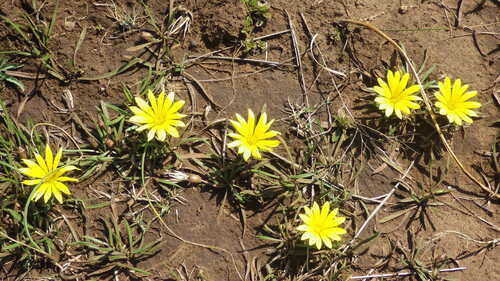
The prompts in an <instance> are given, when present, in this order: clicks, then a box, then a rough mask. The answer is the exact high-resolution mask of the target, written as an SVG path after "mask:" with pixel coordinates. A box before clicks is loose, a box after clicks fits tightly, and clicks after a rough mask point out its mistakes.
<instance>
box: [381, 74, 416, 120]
mask: <svg viewBox="0 0 500 281" xmlns="http://www.w3.org/2000/svg"><path fill="white" fill-rule="evenodd" d="M409 79H410V75H409V74H408V73H405V74H403V76H401V73H399V71H396V72H395V73H392V71H390V70H388V71H387V82H385V81H384V80H382V79H380V78H378V79H377V81H378V86H374V87H373V91H375V92H376V93H377V94H378V97H376V98H375V102H376V103H377V104H378V108H379V109H380V110H384V111H385V116H387V117H389V116H391V115H392V113H393V112H394V113H396V116H397V117H398V118H399V119H402V118H403V113H404V114H410V109H419V108H420V105H418V104H417V103H415V102H414V101H418V100H421V98H420V97H418V96H416V95H414V93H416V92H418V91H419V90H420V86H419V85H412V86H410V87H406V86H407V84H408V80H409Z"/></svg>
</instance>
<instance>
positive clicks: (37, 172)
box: [19, 144, 78, 203]
mask: <svg viewBox="0 0 500 281" xmlns="http://www.w3.org/2000/svg"><path fill="white" fill-rule="evenodd" d="M61 156H62V149H59V150H58V151H57V153H56V156H55V157H53V155H52V150H50V147H49V145H48V144H47V145H46V146H45V159H44V158H43V157H42V156H41V155H40V154H38V153H35V159H36V162H35V161H33V160H28V159H22V161H23V162H24V164H25V165H26V166H27V168H21V169H19V172H21V173H22V174H24V175H26V176H28V177H30V178H34V179H31V180H24V181H23V182H22V183H23V184H26V185H37V184H39V186H38V187H37V188H36V190H35V191H34V192H35V193H34V196H33V201H37V200H38V199H40V198H41V197H42V196H43V200H44V201H45V203H47V201H49V199H50V198H51V197H52V196H54V197H55V198H56V199H57V201H59V203H62V202H63V198H62V195H61V193H64V194H66V195H69V194H71V192H70V191H69V189H68V187H67V186H66V185H65V184H64V183H63V182H65V181H73V182H75V181H78V180H77V179H75V178H69V177H63V174H64V173H66V172H69V171H72V170H76V169H78V168H77V167H75V166H71V165H68V166H62V167H60V168H58V167H57V166H58V165H59V161H60V160H61Z"/></svg>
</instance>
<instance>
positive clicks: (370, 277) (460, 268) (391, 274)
mask: <svg viewBox="0 0 500 281" xmlns="http://www.w3.org/2000/svg"><path fill="white" fill-rule="evenodd" d="M466 269H467V267H454V268H446V269H441V270H439V272H455V271H462V270H466ZM428 272H429V273H431V272H432V271H428ZM413 274H415V272H400V273H384V274H373V275H364V276H352V277H351V279H354V280H358V279H372V278H388V277H401V276H410V275H413Z"/></svg>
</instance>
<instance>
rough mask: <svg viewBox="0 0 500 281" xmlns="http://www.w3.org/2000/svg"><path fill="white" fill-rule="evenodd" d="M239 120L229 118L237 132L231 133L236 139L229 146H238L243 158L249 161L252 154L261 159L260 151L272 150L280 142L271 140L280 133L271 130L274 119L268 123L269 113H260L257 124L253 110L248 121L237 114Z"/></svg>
mask: <svg viewBox="0 0 500 281" xmlns="http://www.w3.org/2000/svg"><path fill="white" fill-rule="evenodd" d="M236 119H238V121H234V120H229V122H231V125H233V127H234V129H235V130H236V133H231V134H229V136H230V137H232V138H233V139H235V141H233V142H231V143H229V144H228V145H227V146H228V147H229V148H233V147H238V154H243V159H245V161H248V159H249V158H250V156H253V157H254V158H255V159H261V158H262V155H261V154H260V151H271V148H273V147H277V146H278V145H279V144H280V142H279V141H278V140H269V138H272V137H275V136H277V135H278V134H279V132H276V131H272V130H271V131H269V128H270V127H271V124H273V122H274V120H271V121H269V123H267V114H266V113H265V112H262V113H261V114H260V118H259V121H258V122H257V125H256V124H255V115H254V113H253V111H252V110H250V109H249V110H248V121H245V119H243V117H241V115H239V114H236Z"/></svg>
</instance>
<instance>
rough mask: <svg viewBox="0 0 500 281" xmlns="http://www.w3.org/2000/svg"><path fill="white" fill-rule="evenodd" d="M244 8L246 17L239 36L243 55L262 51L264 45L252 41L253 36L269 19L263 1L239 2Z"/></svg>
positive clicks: (248, 0)
mask: <svg viewBox="0 0 500 281" xmlns="http://www.w3.org/2000/svg"><path fill="white" fill-rule="evenodd" d="M240 1H241V2H242V3H243V4H244V5H245V8H246V11H247V15H246V16H245V19H244V20H243V27H242V29H241V35H242V36H243V39H242V40H241V41H240V44H241V46H242V47H243V53H244V54H249V53H252V52H254V51H255V50H258V49H264V48H265V43H264V42H262V41H258V40H257V41H255V40H253V34H254V32H255V30H256V29H258V28H261V27H263V26H264V25H265V24H266V23H267V21H268V20H269V19H270V18H271V13H270V12H269V6H268V4H267V3H266V2H265V1H261V0H240Z"/></svg>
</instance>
